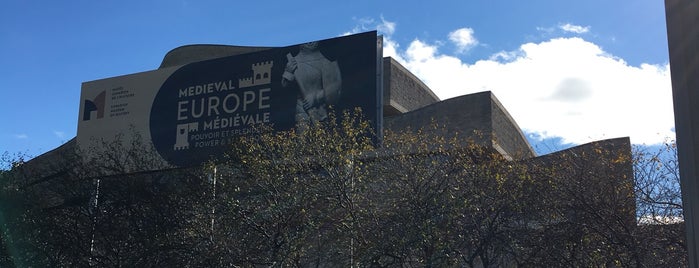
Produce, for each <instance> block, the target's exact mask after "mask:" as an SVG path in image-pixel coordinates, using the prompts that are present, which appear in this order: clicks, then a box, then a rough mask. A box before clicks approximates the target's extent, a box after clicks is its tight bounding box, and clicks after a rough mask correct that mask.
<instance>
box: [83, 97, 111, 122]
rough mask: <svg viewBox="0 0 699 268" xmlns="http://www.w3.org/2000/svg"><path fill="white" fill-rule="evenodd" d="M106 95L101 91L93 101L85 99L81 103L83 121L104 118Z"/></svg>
mask: <svg viewBox="0 0 699 268" xmlns="http://www.w3.org/2000/svg"><path fill="white" fill-rule="evenodd" d="M106 94H107V93H106V91H102V92H100V94H98V95H97V97H95V98H94V99H92V100H89V99H87V100H85V101H84V102H83V121H88V120H91V119H100V118H102V117H104V106H105V99H106V98H105V96H106Z"/></svg>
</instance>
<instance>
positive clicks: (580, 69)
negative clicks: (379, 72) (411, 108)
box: [384, 36, 674, 144]
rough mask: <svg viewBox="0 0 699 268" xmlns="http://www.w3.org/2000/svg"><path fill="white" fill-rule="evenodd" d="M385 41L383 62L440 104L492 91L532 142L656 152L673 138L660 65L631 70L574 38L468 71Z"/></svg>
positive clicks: (435, 53) (526, 48) (430, 48)
mask: <svg viewBox="0 0 699 268" xmlns="http://www.w3.org/2000/svg"><path fill="white" fill-rule="evenodd" d="M385 38H386V40H387V42H385V43H384V44H385V46H384V55H385V56H391V57H394V58H396V60H398V61H399V62H400V63H401V64H403V65H404V66H405V67H406V68H408V69H409V70H411V71H412V72H413V73H414V74H415V75H416V76H417V77H419V78H420V79H422V80H423V81H424V82H425V83H426V84H427V85H428V86H429V87H430V88H431V89H432V90H433V91H434V92H435V93H436V94H437V95H438V96H439V97H440V98H442V99H446V98H451V97H456V96H460V95H465V94H470V93H476V92H481V91H486V90H489V91H492V92H493V93H494V94H495V96H496V97H497V98H498V99H499V100H500V101H501V102H502V103H503V105H504V106H505V108H506V109H507V110H508V111H509V113H510V114H511V115H512V117H513V118H514V119H515V121H516V122H517V123H518V125H519V126H520V127H521V128H522V129H523V130H524V131H527V132H530V133H532V134H533V136H535V137H539V138H541V139H546V138H555V137H560V138H561V139H562V142H564V143H575V144H582V143H587V142H591V141H595V140H599V139H606V138H615V137H625V136H630V137H631V141H632V142H633V143H636V144H641V143H644V144H656V143H661V142H663V141H664V140H665V139H666V138H667V137H674V132H673V131H672V129H673V125H674V119H673V109H672V96H671V93H672V91H671V85H670V71H669V66H668V65H666V64H665V65H653V64H641V65H640V66H631V65H629V64H628V63H627V62H625V61H624V60H623V59H620V58H618V57H615V56H613V55H610V54H608V53H607V52H605V51H604V50H602V49H601V48H600V47H599V46H598V45H596V44H594V43H591V42H589V41H586V40H584V39H581V38H553V39H550V40H547V41H544V42H539V43H526V44H523V45H521V46H520V48H519V49H517V50H516V51H503V52H499V53H496V54H494V55H492V56H491V57H490V59H483V60H479V61H476V62H474V63H466V62H463V61H462V60H461V59H459V58H458V57H457V56H455V55H449V54H444V53H441V52H440V51H439V50H438V45H431V44H429V43H426V42H423V41H421V40H419V39H414V40H413V41H412V42H411V43H410V44H409V46H408V47H407V48H406V49H404V50H403V49H401V47H400V45H399V44H398V43H396V42H394V41H392V40H391V39H390V36H387V37H385ZM437 44H438V43H437Z"/></svg>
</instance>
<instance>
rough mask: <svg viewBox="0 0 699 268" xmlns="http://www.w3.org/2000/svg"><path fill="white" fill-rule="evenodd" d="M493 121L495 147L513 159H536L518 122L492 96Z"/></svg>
mask: <svg viewBox="0 0 699 268" xmlns="http://www.w3.org/2000/svg"><path fill="white" fill-rule="evenodd" d="M491 107H492V111H491V112H492V120H493V127H492V128H493V147H496V148H497V147H500V148H501V149H502V150H503V151H504V152H507V154H509V156H510V157H511V158H512V159H525V158H531V157H535V156H536V153H535V152H534V150H533V149H532V147H531V145H530V144H529V142H528V141H527V138H526V137H525V136H524V133H522V129H521V128H519V126H518V125H517V122H515V120H514V119H513V118H512V116H510V113H508V112H507V110H505V107H504V106H502V104H501V103H500V101H498V99H497V98H496V97H495V95H491Z"/></svg>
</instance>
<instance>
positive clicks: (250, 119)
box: [77, 31, 382, 167]
mask: <svg viewBox="0 0 699 268" xmlns="http://www.w3.org/2000/svg"><path fill="white" fill-rule="evenodd" d="M377 44H378V45H380V44H381V41H380V38H378V39H377V35H376V32H375V31H373V32H367V33H361V34H356V35H349V36H344V37H338V38H332V39H326V40H321V41H315V42H308V43H304V44H299V45H293V46H288V47H280V48H271V49H268V50H264V51H260V52H254V53H249V54H242V55H236V56H230V57H222V58H216V59H212V60H206V61H200V62H195V63H191V64H186V65H183V66H176V67H170V68H163V69H158V70H154V71H149V72H143V73H137V74H131V75H125V76H119V77H113V78H107V79H101V80H96V81H91V82H85V83H83V85H82V90H81V105H80V113H79V121H78V122H79V123H78V135H77V142H78V146H80V148H81V149H83V150H90V151H95V150H97V151H99V148H100V147H101V145H100V143H102V144H106V143H109V142H110V141H113V140H115V139H117V138H119V137H120V138H123V141H121V142H123V143H124V144H129V143H130V142H132V141H133V140H134V139H135V138H138V139H140V140H141V141H143V142H144V144H143V146H152V148H153V149H154V151H156V152H157V154H155V155H157V157H160V158H162V159H161V161H162V162H163V163H165V165H166V166H170V167H185V166H192V165H197V164H201V163H203V162H205V161H207V160H210V159H216V158H219V157H221V156H222V155H223V154H225V153H226V152H227V151H229V150H230V149H231V148H230V145H231V144H232V143H233V142H234V141H235V139H236V138H237V137H238V136H240V135H250V134H254V133H252V132H253V131H254V127H253V126H254V125H256V124H270V125H272V126H273V127H274V129H276V130H289V129H291V128H293V127H294V126H296V125H297V124H299V123H304V121H311V120H324V119H326V118H327V116H328V107H329V106H332V107H334V109H335V110H337V111H342V110H345V109H354V107H360V108H361V109H362V111H363V114H364V116H365V117H366V118H367V119H369V120H370V121H371V123H372V124H373V127H374V128H375V129H376V130H377V133H380V128H381V120H382V114H381V110H380V109H381V106H382V104H381V96H382V92H381V89H380V87H381V84H382V83H380V81H377V80H378V79H377V77H381V76H380V72H381V69H380V65H379V64H377V62H381V55H380V54H381V49H380V48H377ZM88 148H90V149H88Z"/></svg>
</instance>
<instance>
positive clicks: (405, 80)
mask: <svg viewBox="0 0 699 268" xmlns="http://www.w3.org/2000/svg"><path fill="white" fill-rule="evenodd" d="M383 71H384V76H383V77H384V81H383V85H384V92H383V106H384V116H391V115H396V114H399V113H405V112H409V111H413V110H416V109H419V108H422V107H425V106H427V105H430V104H433V103H436V102H439V98H438V97H437V95H435V94H434V92H432V90H431V89H430V88H429V87H427V85H425V83H423V82H422V81H420V79H419V78H417V77H416V76H415V75H414V74H412V73H411V72H410V71H408V69H405V67H403V66H402V65H400V63H398V62H397V61H396V60H394V59H392V58H390V57H386V58H384V59H383Z"/></svg>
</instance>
